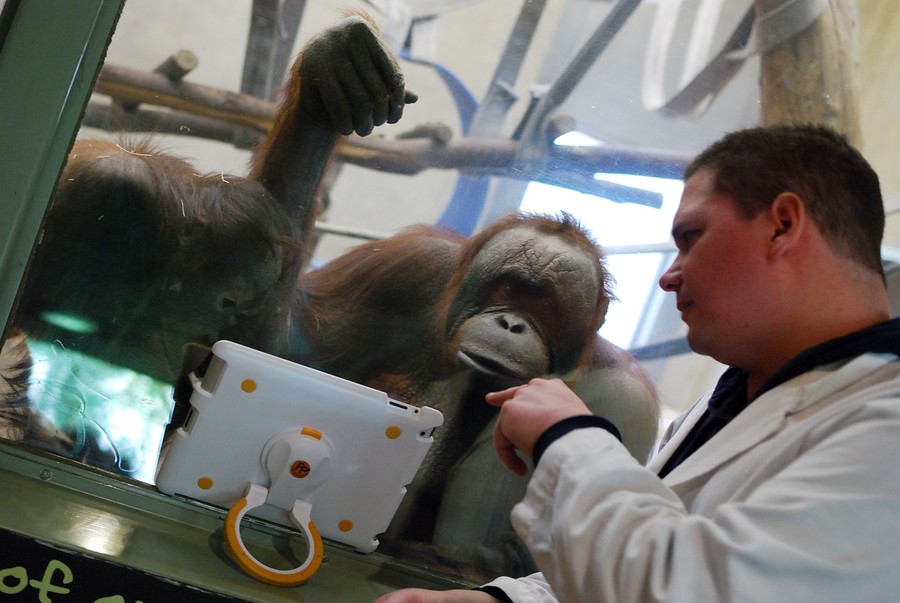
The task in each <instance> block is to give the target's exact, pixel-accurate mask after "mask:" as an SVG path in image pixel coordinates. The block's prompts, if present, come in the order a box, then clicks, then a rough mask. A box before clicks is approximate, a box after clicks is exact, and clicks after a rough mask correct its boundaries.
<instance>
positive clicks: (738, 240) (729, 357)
mask: <svg viewBox="0 0 900 603" xmlns="http://www.w3.org/2000/svg"><path fill="white" fill-rule="evenodd" d="M672 237H673V238H674V240H675V244H676V246H677V247H678V255H677V257H676V258H675V261H674V262H673V263H672V265H671V266H670V267H669V269H668V270H667V271H666V272H665V273H664V274H663V276H662V277H661V278H660V280H659V284H660V286H661V287H662V288H663V289H664V290H666V291H671V292H674V293H675V295H676V298H677V305H678V310H679V312H681V318H682V320H683V321H684V322H685V324H687V326H688V336H687V338H688V343H689V344H690V346H691V348H692V349H693V350H694V351H695V352H697V353H700V354H706V355H709V356H712V357H713V358H715V359H716V360H718V361H720V362H723V363H725V364H731V365H734V366H741V365H742V364H743V363H742V357H744V356H745V355H746V354H747V353H752V352H753V350H754V349H758V348H756V346H757V345H758V344H760V339H761V334H762V333H763V332H764V329H763V324H764V323H765V318H766V317H765V312H767V311H768V309H767V307H766V306H767V303H766V278H767V276H766V267H767V255H766V250H767V249H768V244H769V241H770V239H771V235H770V233H769V232H768V223H767V220H766V214H765V212H764V213H763V214H761V215H760V216H758V217H756V218H753V219H749V220H748V219H746V218H745V217H743V215H741V214H740V212H739V209H738V207H737V205H736V203H735V202H734V201H733V200H732V199H731V198H730V197H728V196H725V195H721V194H716V193H714V192H713V172H712V171H711V170H706V169H704V170H700V171H699V172H697V173H696V174H694V175H693V176H691V177H690V178H689V179H688V180H687V181H686V182H685V187H684V192H683V193H682V197H681V203H680V204H679V207H678V211H677V212H676V213H675V218H674V220H673V222H672ZM762 343H763V345H765V343H764V341H763V342H762Z"/></svg>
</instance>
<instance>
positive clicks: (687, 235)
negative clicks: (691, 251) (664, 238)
mask: <svg viewBox="0 0 900 603" xmlns="http://www.w3.org/2000/svg"><path fill="white" fill-rule="evenodd" d="M699 235H700V231H699V230H686V231H684V232H682V233H679V236H678V241H676V243H677V244H678V247H679V248H681V249H687V248H689V247H690V246H691V245H693V244H694V241H696V240H697V237H698V236H699Z"/></svg>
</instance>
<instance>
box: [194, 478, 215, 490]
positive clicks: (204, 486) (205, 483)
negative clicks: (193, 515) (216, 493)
mask: <svg viewBox="0 0 900 603" xmlns="http://www.w3.org/2000/svg"><path fill="white" fill-rule="evenodd" d="M197 487H198V488H200V489H201V490H209V489H210V488H212V487H213V481H212V478H211V477H201V478H200V479H198V480H197Z"/></svg>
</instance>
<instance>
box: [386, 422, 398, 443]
mask: <svg viewBox="0 0 900 603" xmlns="http://www.w3.org/2000/svg"><path fill="white" fill-rule="evenodd" d="M400 433H401V429H400V428H399V427H397V426H396V425H391V426H390V427H388V428H387V429H386V430H385V431H384V435H386V436H387V437H389V438H390V439H392V440H396V439H397V438H399V437H400Z"/></svg>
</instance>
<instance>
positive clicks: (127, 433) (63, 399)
mask: <svg viewBox="0 0 900 603" xmlns="http://www.w3.org/2000/svg"><path fill="white" fill-rule="evenodd" d="M29 347H30V349H31V355H32V360H33V363H34V364H33V366H32V368H31V379H30V381H29V396H30V397H31V399H32V400H33V403H34V407H35V409H36V410H37V411H38V412H40V413H42V414H43V415H44V417H46V418H47V419H48V420H49V421H50V422H51V423H52V424H53V425H55V426H56V427H57V429H59V431H60V432H62V434H63V436H62V437H63V440H64V442H65V443H66V444H68V447H67V448H63V449H62V450H59V451H58V452H61V453H62V454H64V455H65V456H68V457H70V458H75V459H78V460H81V461H84V462H85V463H87V464H89V465H93V466H95V467H102V468H105V469H108V470H110V471H117V472H121V473H123V474H125V475H128V476H130V477H134V478H135V479H139V480H142V481H145V482H149V483H152V482H153V475H154V473H155V470H156V459H157V458H158V456H159V449H160V445H161V444H162V435H163V430H164V428H165V426H166V425H167V424H168V422H169V418H170V416H171V412H172V401H171V400H172V387H171V386H170V385H167V384H165V383H162V382H160V381H157V380H155V379H153V378H151V377H148V376H147V375H142V374H140V373H137V372H135V371H133V370H131V369H128V368H125V367H121V366H116V365H114V364H110V363H109V362H104V361H102V360H99V359H97V358H93V357H91V356H88V355H85V354H81V353H79V352H77V351H74V350H67V349H66V348H65V346H64V345H63V344H62V343H61V342H59V341H55V342H44V341H38V340H31V341H30V342H29Z"/></svg>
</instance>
